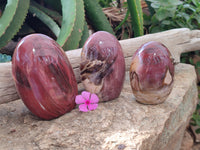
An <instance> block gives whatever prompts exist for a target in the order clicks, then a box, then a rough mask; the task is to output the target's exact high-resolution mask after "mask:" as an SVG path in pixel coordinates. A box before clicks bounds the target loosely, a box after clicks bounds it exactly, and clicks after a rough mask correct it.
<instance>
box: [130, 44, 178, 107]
mask: <svg viewBox="0 0 200 150" xmlns="http://www.w3.org/2000/svg"><path fill="white" fill-rule="evenodd" d="M173 77H174V64H173V58H172V56H171V54H170V52H169V50H168V49H167V47H165V46H164V45H163V44H161V43H159V42H155V41H151V42H148V43H145V44H144V45H142V46H141V47H140V48H139V49H138V50H137V51H136V52H135V53H134V54H133V58H132V63H131V66H130V83H131V87H132V90H133V93H134V96H135V97H136V100H137V101H138V102H141V103H144V104H159V103H162V102H163V101H164V100H165V99H166V98H167V96H168V95H169V94H170V92H171V90H172V86H173V80H174V79H173Z"/></svg>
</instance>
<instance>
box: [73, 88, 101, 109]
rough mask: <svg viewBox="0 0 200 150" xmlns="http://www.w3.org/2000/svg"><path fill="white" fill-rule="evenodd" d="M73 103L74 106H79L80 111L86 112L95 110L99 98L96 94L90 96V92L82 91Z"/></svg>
mask: <svg viewBox="0 0 200 150" xmlns="http://www.w3.org/2000/svg"><path fill="white" fill-rule="evenodd" d="M75 102H76V104H80V105H79V110H80V111H83V112H88V111H90V110H95V109H97V107H98V104H97V103H98V102H99V98H98V96H97V95H96V94H91V93H90V92H86V91H83V92H82V93H81V95H77V96H76V99H75Z"/></svg>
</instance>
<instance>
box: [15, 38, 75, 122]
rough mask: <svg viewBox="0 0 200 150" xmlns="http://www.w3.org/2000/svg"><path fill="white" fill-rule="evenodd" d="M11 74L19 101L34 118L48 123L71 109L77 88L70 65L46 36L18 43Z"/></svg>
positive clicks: (63, 54) (58, 47) (61, 51)
mask: <svg viewBox="0 0 200 150" xmlns="http://www.w3.org/2000/svg"><path fill="white" fill-rule="evenodd" d="M12 74H13V78H14V81H15V85H16V88H17V91H18V93H19V95H20V97H21V99H22V100H23V102H24V104H25V105H26V106H27V107H28V109H29V110H30V111H31V112H32V113H33V114H35V115H36V116H38V117H40V118H42V119H47V120H49V119H53V118H56V117H59V116H61V115H63V114H65V113H66V112H69V111H71V110H72V109H73V108H74V107H75V96H76V95H77V94H78V88H77V83H76V79H75V76H74V73H73V70H72V67H71V64H70V62H69V60H68V58H67V56H66V55H65V53H64V51H63V50H62V48H61V47H60V46H59V45H58V44H57V43H56V42H55V41H54V40H53V39H51V38H49V37H48V36H46V35H42V34H32V35H28V36H26V37H24V38H23V39H22V40H21V41H20V42H19V43H18V45H17V47H16V49H15V52H14V55H13V60H12Z"/></svg>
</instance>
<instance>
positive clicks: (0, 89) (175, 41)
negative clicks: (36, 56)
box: [0, 28, 200, 104]
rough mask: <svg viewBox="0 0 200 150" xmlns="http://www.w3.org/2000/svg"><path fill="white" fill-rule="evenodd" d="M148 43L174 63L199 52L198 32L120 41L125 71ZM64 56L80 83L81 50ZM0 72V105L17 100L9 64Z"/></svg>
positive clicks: (178, 31)
mask: <svg viewBox="0 0 200 150" xmlns="http://www.w3.org/2000/svg"><path fill="white" fill-rule="evenodd" d="M148 41H159V42H162V43H163V44H164V45H166V46H167V47H168V49H169V50H170V51H171V53H172V56H173V57H174V59H175V62H179V61H180V55H181V54H182V53H184V52H190V51H196V50H200V30H192V31H191V30H189V29H187V28H181V29H173V30H169V31H165V32H159V33H155V34H148V35H144V36H141V37H138V38H132V39H127V40H122V41H120V44H121V46H122V49H123V52H124V57H125V61H126V70H127V71H128V70H129V67H130V63H131V57H132V55H133V53H134V52H135V51H136V50H137V49H138V48H139V47H140V46H141V45H142V44H144V43H146V42H148ZM66 54H67V56H68V58H69V61H70V62H71V64H72V67H73V70H74V73H75V76H76V80H77V82H78V83H80V82H81V80H80V70H79V63H80V54H81V49H76V50H71V51H67V52H66ZM0 72H1V73H0V104H2V103H7V102H10V101H14V100H17V99H19V97H18V95H17V92H16V89H15V86H14V81H13V79H12V75H11V63H1V64H0Z"/></svg>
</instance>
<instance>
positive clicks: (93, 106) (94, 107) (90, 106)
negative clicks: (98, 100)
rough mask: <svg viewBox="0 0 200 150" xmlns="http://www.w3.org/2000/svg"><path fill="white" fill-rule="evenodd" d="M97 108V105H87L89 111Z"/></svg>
mask: <svg viewBox="0 0 200 150" xmlns="http://www.w3.org/2000/svg"><path fill="white" fill-rule="evenodd" d="M97 107H98V104H90V105H88V109H89V110H95V109H97Z"/></svg>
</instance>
